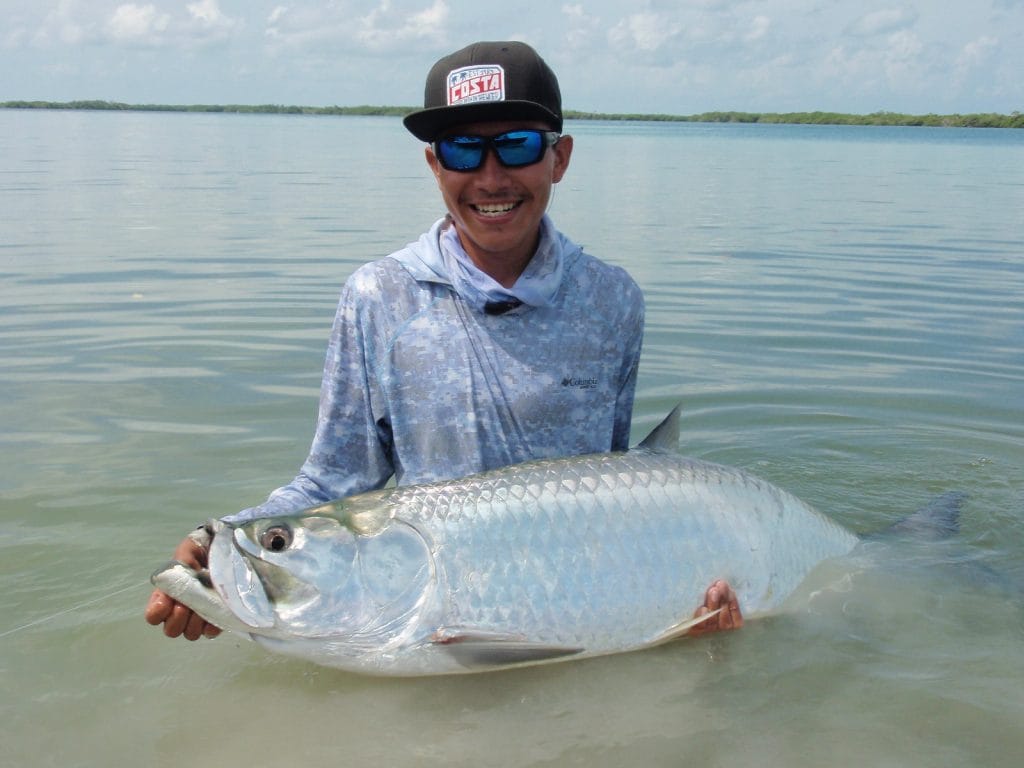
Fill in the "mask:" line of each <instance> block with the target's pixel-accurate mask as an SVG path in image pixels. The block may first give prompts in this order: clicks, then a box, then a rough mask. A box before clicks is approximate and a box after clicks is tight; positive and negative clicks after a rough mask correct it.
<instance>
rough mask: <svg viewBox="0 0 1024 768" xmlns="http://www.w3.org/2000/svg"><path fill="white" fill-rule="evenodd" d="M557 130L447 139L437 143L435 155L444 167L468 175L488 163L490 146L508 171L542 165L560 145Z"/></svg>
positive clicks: (512, 132)
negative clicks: (547, 152) (546, 153)
mask: <svg viewBox="0 0 1024 768" xmlns="http://www.w3.org/2000/svg"><path fill="white" fill-rule="evenodd" d="M559 138H560V137H559V135H558V133H557V132H555V131H535V130H532V129H530V130H522V131H508V132H507V133H499V134H498V135H497V136H446V137H445V138H443V139H438V140H437V141H435V142H434V155H435V156H436V157H437V159H438V160H440V161H441V165H442V167H444V168H446V169H447V170H449V171H459V172H460V173H465V172H468V171H475V170H476V169H477V168H479V167H480V166H481V165H483V164H484V157H485V156H486V155H487V149H488V147H489V148H491V149H493V150H494V154H495V156H497V158H498V162H499V163H501V164H502V165H504V166H505V167H506V168H522V167H523V166H525V165H533V164H534V163H537V162H540V159H541V158H542V157H544V152H545V151H546V150H547V148H548V147H552V146H554V145H555V144H557V143H558V139H559Z"/></svg>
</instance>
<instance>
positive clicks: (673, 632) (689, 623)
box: [650, 608, 724, 646]
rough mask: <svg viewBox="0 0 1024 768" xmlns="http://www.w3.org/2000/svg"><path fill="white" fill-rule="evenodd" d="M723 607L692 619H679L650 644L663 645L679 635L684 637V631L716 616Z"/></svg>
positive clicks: (676, 638)
mask: <svg viewBox="0 0 1024 768" xmlns="http://www.w3.org/2000/svg"><path fill="white" fill-rule="evenodd" d="M723 610H724V609H723V608H718V609H716V610H714V611H711V612H710V613H705V614H704V615H703V616H697V617H695V618H692V619H685V620H684V621H680V622H679V623H678V624H673V625H672V626H671V627H669V628H668V629H666V630H665V631H664V632H662V633H661V634H659V635H657V636H656V637H655V638H654V639H653V640H652V641H651V642H650V646H655V645H663V644H664V643H671V642H672V641H673V640H678V639H679V638H681V637H685V636H686V633H687V632H689V631H690V630H691V629H693V628H694V627H696V626H697V625H698V624H703V623H704V622H705V621H707V620H708V619H710V618H711V617H713V616H717V615H718V614H720V613H721V612H722V611H723Z"/></svg>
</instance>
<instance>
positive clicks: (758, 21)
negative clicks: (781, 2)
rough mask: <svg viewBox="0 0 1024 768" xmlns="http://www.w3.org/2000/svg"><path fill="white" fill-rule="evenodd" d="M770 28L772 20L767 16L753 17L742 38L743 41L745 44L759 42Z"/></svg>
mask: <svg viewBox="0 0 1024 768" xmlns="http://www.w3.org/2000/svg"><path fill="white" fill-rule="evenodd" d="M771 26H772V20H771V19H769V18H768V17H767V16H755V17H754V19H753V20H752V21H751V22H750V29H749V30H748V31H747V33H746V34H745V35H744V36H743V39H744V40H746V41H747V42H751V43H752V42H754V41H755V40H760V39H761V38H763V37H764V36H765V35H767V34H768V30H769V29H770V28H771Z"/></svg>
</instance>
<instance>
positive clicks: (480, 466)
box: [228, 216, 644, 521]
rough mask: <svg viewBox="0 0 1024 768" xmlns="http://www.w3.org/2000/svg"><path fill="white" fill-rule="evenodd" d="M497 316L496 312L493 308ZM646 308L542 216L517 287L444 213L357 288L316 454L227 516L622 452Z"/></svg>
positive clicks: (356, 279) (347, 303)
mask: <svg viewBox="0 0 1024 768" xmlns="http://www.w3.org/2000/svg"><path fill="white" fill-rule="evenodd" d="M495 307H497V309H495ZM643 317H644V304H643V296H642V294H641V292H640V289H639V287H638V286H637V285H636V283H635V282H634V281H633V279H632V278H630V277H629V275H628V274H627V273H626V272H625V270H623V269H621V268H619V267H614V266H610V265H608V264H605V263H604V262H601V261H599V260H598V259H596V258H594V257H593V256H590V255H588V254H586V253H584V251H583V250H582V249H581V248H580V247H579V246H578V245H576V244H575V243H573V242H572V241H571V240H569V239H568V238H567V237H565V236H564V235H562V234H561V233H560V232H558V231H557V230H556V229H555V227H554V225H553V224H552V223H551V221H550V219H548V217H547V216H545V217H544V219H543V220H542V223H541V237H540V242H539V245H538V248H537V251H536V253H535V255H534V257H533V258H532V259H531V261H530V263H529V264H528V265H527V267H526V269H525V270H524V272H523V274H522V275H521V276H520V278H519V279H518V280H517V282H516V283H515V285H513V286H512V287H511V288H504V287H502V286H501V285H500V284H498V283H497V282H495V281H494V280H493V279H491V278H490V277H489V276H488V275H486V274H485V273H483V272H482V271H480V270H479V269H477V268H476V267H475V266H474V265H473V263H472V261H471V260H470V259H469V257H468V255H467V254H466V253H465V251H464V250H463V249H462V246H461V244H460V243H459V240H458V237H457V236H456V234H455V229H454V227H453V226H452V225H451V223H450V221H449V220H448V219H441V220H440V221H438V222H436V223H435V224H434V226H433V227H431V229H430V230H429V231H428V232H426V233H424V234H423V235H422V236H421V237H420V238H419V240H417V241H416V242H413V243H410V244H409V245H407V246H406V247H405V248H403V249H402V250H400V251H398V252H396V253H393V254H391V255H390V256H388V257H386V258H383V259H380V260H379V261H375V262H372V263H370V264H367V265H364V266H363V267H360V268H359V269H358V270H356V271H355V272H354V273H353V274H352V276H351V277H350V278H349V279H348V280H347V281H346V283H345V286H344V288H343V290H342V293H341V298H340V301H339V303H338V310H337V314H336V316H335V320H334V325H333V328H332V331H331V338H330V342H329V344H328V348H327V358H326V362H325V365H324V375H323V383H322V385H321V391H320V411H319V416H318V419H317V428H316V433H315V435H314V438H313V443H312V446H311V448H310V452H309V457H308V458H307V460H306V462H305V463H304V464H303V466H302V469H301V471H300V472H299V474H298V475H297V476H296V477H295V479H294V480H292V482H291V483H289V484H288V485H286V486H284V487H282V488H278V489H277V490H276V491H274V492H273V493H272V494H271V495H270V497H269V498H268V499H267V501H266V502H265V503H264V504H262V505H260V506H258V507H253V508H250V509H246V510H243V511H242V512H239V513H238V514H237V515H233V516H231V517H230V518H228V519H230V520H234V521H238V520H243V519H249V518H254V517H265V516H272V515H278V514H288V513H291V512H295V511H298V510H300V509H303V508H305V507H309V506H314V505H316V504H322V503H324V502H327V501H332V500H334V499H338V498H342V497H344V496H349V495H352V494H354V493H360V492H363V491H367V490H372V489H375V488H380V487H382V486H384V485H385V484H386V483H387V482H388V480H389V479H391V478H392V477H394V479H395V482H396V483H397V484H399V485H409V484H414V483H425V482H431V481H435V480H445V479H453V478H457V477H463V476H466V475H469V474H472V473H475V472H481V471H484V470H488V469H496V468H498V467H503V466H506V465H509V464H515V463H518V462H522V461H527V460H530V459H539V458H552V457H559V456H571V455H577V454H584V453H594V452H603V451H609V450H625V449H626V448H627V447H628V442H629V427H630V419H631V416H632V409H633V396H634V392H635V388H636V375H637V366H638V363H639V359H640V350H641V344H642V337H643Z"/></svg>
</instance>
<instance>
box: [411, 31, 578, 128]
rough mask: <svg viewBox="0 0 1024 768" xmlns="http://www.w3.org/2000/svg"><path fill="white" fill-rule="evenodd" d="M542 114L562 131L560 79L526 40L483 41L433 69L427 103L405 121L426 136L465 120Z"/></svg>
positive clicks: (542, 118) (528, 117) (526, 117)
mask: <svg viewBox="0 0 1024 768" xmlns="http://www.w3.org/2000/svg"><path fill="white" fill-rule="evenodd" d="M492 120H495V121H496V120H540V121H542V122H545V123H547V124H548V125H549V126H550V127H551V129H552V130H554V131H558V132H559V133H561V131H562V96H561V93H560V92H559V90H558V79H557V78H556V77H555V73H554V72H552V71H551V68H550V67H549V66H548V65H547V64H546V63H545V61H544V59H542V58H541V57H540V56H539V55H538V53H537V52H536V51H535V50H533V48H531V47H530V46H528V45H527V44H526V43H520V42H514V41H510V42H478V43H473V44H471V45H467V46H466V47H465V48H463V49H461V50H458V51H456V52H455V53H452V54H450V55H448V56H445V57H444V58H442V59H440V60H439V61H438V62H437V63H436V64H434V66H433V67H431V69H430V72H429V73H428V74H427V85H426V88H425V89H424V92H423V109H421V110H417V111H416V112H412V113H410V114H408V115H406V116H405V119H404V120H403V122H404V123H405V127H406V128H408V129H409V131H410V132H411V133H412V134H413V135H414V136H416V138H418V139H422V140H423V141H426V142H431V141H434V140H435V139H437V138H438V137H439V136H440V135H441V134H442V133H443V132H444V131H445V130H446V129H448V128H450V127H452V126H454V125H459V124H460V123H478V122H488V121H492Z"/></svg>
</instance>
